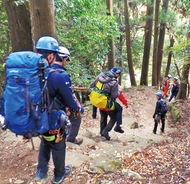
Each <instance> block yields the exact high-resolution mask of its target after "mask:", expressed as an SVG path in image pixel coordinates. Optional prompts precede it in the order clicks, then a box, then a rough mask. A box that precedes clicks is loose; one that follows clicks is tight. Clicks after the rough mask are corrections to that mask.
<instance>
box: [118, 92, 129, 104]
mask: <svg viewBox="0 0 190 184" xmlns="http://www.w3.org/2000/svg"><path fill="white" fill-rule="evenodd" d="M118 98H119V100H120V101H121V102H122V104H123V105H125V106H126V107H128V101H127V99H126V98H125V95H124V93H123V91H121V92H120V94H119V97H118Z"/></svg>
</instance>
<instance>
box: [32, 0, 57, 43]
mask: <svg viewBox="0 0 190 184" xmlns="http://www.w3.org/2000/svg"><path fill="white" fill-rule="evenodd" d="M30 14H31V25H32V28H33V29H32V37H33V42H34V45H35V42H36V41H37V40H38V39H39V38H40V37H41V36H52V37H56V31H55V8H54V0H43V1H42V0H41V1H40V0H30Z"/></svg>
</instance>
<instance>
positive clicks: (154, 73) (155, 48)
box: [152, 0, 160, 86]
mask: <svg viewBox="0 0 190 184" xmlns="http://www.w3.org/2000/svg"><path fill="white" fill-rule="evenodd" d="M159 7H160V0H155V13H154V15H155V18H154V45H153V60H152V86H157V85H158V82H157V52H158V30H159V25H158V22H159Z"/></svg>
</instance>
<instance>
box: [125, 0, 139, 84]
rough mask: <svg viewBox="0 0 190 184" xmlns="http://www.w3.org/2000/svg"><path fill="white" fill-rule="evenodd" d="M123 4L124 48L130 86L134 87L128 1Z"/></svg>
mask: <svg viewBox="0 0 190 184" xmlns="http://www.w3.org/2000/svg"><path fill="white" fill-rule="evenodd" d="M124 2H125V32H126V47H127V60H128V67H129V76H130V81H131V85H132V86H136V85H137V84H136V80H135V73H134V69H133V60H132V52H131V38H130V24H129V11H128V0H124Z"/></svg>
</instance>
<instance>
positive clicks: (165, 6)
mask: <svg viewBox="0 0 190 184" xmlns="http://www.w3.org/2000/svg"><path fill="white" fill-rule="evenodd" d="M168 4H169V0H164V1H163V6H162V10H164V11H165V14H167V11H168ZM165 30H166V22H161V23H160V34H159V41H158V54H157V64H158V65H157V83H158V84H159V83H160V78H161V66H162V57H163V48H164V38H165Z"/></svg>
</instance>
